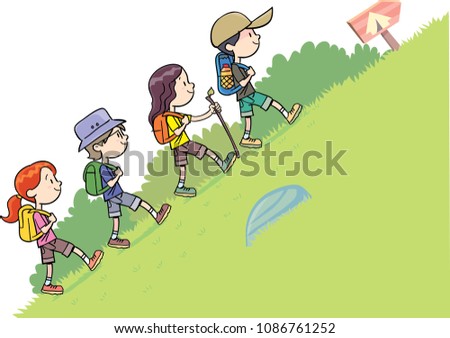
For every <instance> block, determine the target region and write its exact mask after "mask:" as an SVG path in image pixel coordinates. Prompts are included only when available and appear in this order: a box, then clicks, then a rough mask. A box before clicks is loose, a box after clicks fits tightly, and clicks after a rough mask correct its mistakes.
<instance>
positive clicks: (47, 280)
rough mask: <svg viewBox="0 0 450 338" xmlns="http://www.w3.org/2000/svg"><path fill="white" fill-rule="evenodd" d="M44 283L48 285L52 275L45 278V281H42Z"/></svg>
mask: <svg viewBox="0 0 450 338" xmlns="http://www.w3.org/2000/svg"><path fill="white" fill-rule="evenodd" d="M44 284H45V285H50V284H52V277H47V278H46V279H45V283H44Z"/></svg>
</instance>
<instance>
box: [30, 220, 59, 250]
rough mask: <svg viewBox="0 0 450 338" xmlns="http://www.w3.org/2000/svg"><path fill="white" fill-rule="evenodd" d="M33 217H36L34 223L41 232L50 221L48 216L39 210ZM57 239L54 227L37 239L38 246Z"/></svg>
mask: <svg viewBox="0 0 450 338" xmlns="http://www.w3.org/2000/svg"><path fill="white" fill-rule="evenodd" d="M33 219H34V224H35V225H36V231H37V232H38V233H39V231H41V229H42V227H44V226H46V225H47V224H48V223H50V222H49V220H48V218H47V217H46V216H44V215H42V214H40V213H39V212H35V213H34V215H33ZM55 239H56V235H55V233H54V232H53V230H52V229H50V230H49V231H47V233H46V234H44V235H42V236H41V237H40V238H39V239H38V240H37V245H38V247H41V246H44V245H45V244H47V243H49V242H51V241H53V240H55Z"/></svg>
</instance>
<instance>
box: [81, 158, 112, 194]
mask: <svg viewBox="0 0 450 338" xmlns="http://www.w3.org/2000/svg"><path fill="white" fill-rule="evenodd" d="M102 165H105V166H107V167H108V168H110V169H111V170H116V169H117V168H116V167H115V166H113V165H110V164H104V163H101V162H97V161H92V162H89V163H88V164H87V165H86V167H85V168H84V172H83V180H84V183H85V189H86V192H87V193H88V194H89V195H91V196H100V195H101V194H103V193H105V192H106V191H107V190H109V189H110V188H111V187H109V186H106V187H103V186H102V175H101V174H100V167H101V166H102Z"/></svg>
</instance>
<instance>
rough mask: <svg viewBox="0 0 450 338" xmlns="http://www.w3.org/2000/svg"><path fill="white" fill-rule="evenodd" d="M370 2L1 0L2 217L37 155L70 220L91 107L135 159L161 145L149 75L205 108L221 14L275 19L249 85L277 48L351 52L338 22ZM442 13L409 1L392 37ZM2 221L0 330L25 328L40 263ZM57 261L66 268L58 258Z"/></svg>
mask: <svg viewBox="0 0 450 338" xmlns="http://www.w3.org/2000/svg"><path fill="white" fill-rule="evenodd" d="M373 3H374V1H373V0H364V1H362V0H361V1H349V0H341V1H332V0H330V1H325V0H316V1H292V0H291V1H277V2H276V3H275V1H265V0H258V1H242V0H241V1H235V0H227V1H221V2H218V1H203V2H202V1H169V0H166V1H158V2H156V1H76V2H75V1H73V2H68V1H65V2H62V1H14V2H13V1H9V2H6V1H1V2H0V114H1V116H2V117H3V119H4V122H3V124H2V127H3V128H2V130H3V132H2V140H3V142H2V146H1V151H2V154H3V156H4V157H3V160H2V165H1V180H0V214H1V215H6V213H7V210H6V202H7V200H8V198H9V197H10V196H11V195H13V194H15V190H14V185H13V181H14V177H15V175H16V173H17V172H18V170H20V169H21V168H22V167H23V166H25V165H27V164H30V163H32V162H34V161H38V160H49V161H51V162H52V163H54V164H55V165H56V167H57V170H58V175H57V177H58V178H59V179H60V180H62V181H63V193H62V196H61V198H60V199H59V200H58V201H57V202H55V203H54V204H53V205H50V206H49V207H48V209H49V211H52V212H54V213H55V214H56V216H57V217H58V218H59V219H60V220H62V219H63V218H64V217H66V216H67V215H68V212H67V210H68V208H69V207H70V206H71V205H72V200H73V196H74V194H75V192H76V191H77V190H78V189H79V188H81V187H82V186H83V182H82V170H83V168H84V165H85V164H86V163H87V159H86V153H84V152H82V153H78V152H77V149H78V144H79V142H78V139H77V138H76V137H75V134H74V132H73V127H74V125H75V123H76V122H77V121H78V120H80V119H81V118H83V117H84V116H85V115H87V114H89V113H90V112H91V111H93V110H95V109H97V108H99V107H105V108H106V109H107V110H108V111H109V113H110V114H111V115H112V117H113V118H123V119H126V120H127V123H126V128H127V133H128V134H129V136H130V148H131V150H135V151H136V150H137V151H141V152H142V153H143V154H146V153H147V152H148V151H155V150H157V149H158V146H157V143H156V141H155V140H154V137H153V135H152V134H151V128H150V126H149V125H148V123H147V115H148V112H149V110H150V96H149V94H148V89H147V82H148V79H149V77H150V75H151V74H152V73H153V72H154V71H155V70H156V69H157V68H159V67H160V66H162V65H165V64H168V63H179V64H181V65H182V66H183V67H184V68H185V69H186V71H187V73H188V75H189V78H190V80H191V81H192V82H194V83H195V84H196V96H195V97H194V100H193V101H192V102H191V103H190V104H189V105H188V106H187V107H186V110H185V112H187V113H192V114H200V113H203V112H205V111H206V110H207V106H208V104H207V102H206V100H205V99H204V97H205V95H206V91H207V90H208V88H209V87H211V86H213V87H214V88H215V84H216V82H215V81H216V80H215V68H214V56H215V54H216V53H217V50H216V49H214V48H213V47H212V46H211V44H210V42H209V34H210V28H211V26H212V24H213V23H214V21H215V20H216V19H217V18H218V17H219V16H221V15H222V14H224V13H226V12H229V11H240V12H242V13H244V14H246V15H247V16H248V17H249V18H250V19H254V18H256V17H257V16H259V15H260V14H262V13H263V12H264V11H266V10H267V9H269V8H270V7H272V6H273V7H274V17H273V20H272V22H271V23H270V24H269V25H268V26H266V27H264V28H261V29H259V30H258V31H257V32H258V33H259V34H261V36H262V38H261V47H260V50H259V51H258V53H257V54H256V55H255V56H253V57H252V58H250V59H248V60H246V63H248V64H250V65H252V66H253V68H254V69H255V70H256V77H255V80H259V79H261V78H262V77H264V76H267V74H266V68H267V67H269V66H270V65H271V60H272V57H273V56H274V55H275V54H279V53H280V54H283V55H285V56H286V57H287V58H289V56H290V54H291V53H292V52H293V51H295V50H297V51H298V50H299V49H300V48H301V46H302V45H303V43H305V42H307V41H313V42H314V43H316V44H317V43H319V42H321V41H328V42H329V43H331V44H336V45H338V46H339V47H344V48H346V49H347V51H348V52H352V51H353V47H354V45H355V44H356V43H359V39H358V38H357V37H356V35H355V34H354V32H353V31H352V30H351V29H350V28H349V26H348V25H347V23H346V22H347V21H348V20H349V19H350V18H352V17H354V16H355V15H357V14H358V13H359V12H361V11H363V10H365V9H366V8H368V7H369V6H371V5H372V4H373ZM447 11H448V6H447V5H446V4H445V2H444V1H413V0H405V1H403V2H402V13H401V19H400V23H399V24H397V25H396V26H394V27H392V28H391V29H390V32H391V33H392V34H393V35H394V37H396V38H397V40H399V41H405V40H407V39H408V38H410V37H412V36H413V34H414V33H415V32H416V31H417V30H418V29H419V28H420V27H421V26H423V25H424V24H426V23H428V22H429V21H430V20H431V19H432V18H439V17H442V16H443V15H444V14H445V13H446V12H447ZM369 44H370V45H371V46H373V47H377V48H378V49H379V50H380V51H381V52H384V51H385V50H386V49H387V48H388V45H387V44H386V42H385V41H384V40H383V39H382V38H381V37H377V38H375V39H374V40H372V41H371V42H370V43H369ZM299 81H308V79H299ZM215 99H217V100H218V101H219V102H220V103H221V105H222V107H223V112H224V113H223V114H224V116H225V118H226V120H227V121H228V122H234V121H238V120H239V114H238V108H237V104H236V102H235V99H234V98H232V97H223V96H219V94H216V95H215ZM214 122H218V120H217V118H216V117H212V118H211V119H210V120H208V121H206V122H201V123H198V124H197V125H195V124H193V125H190V126H189V128H188V133H189V134H191V135H192V134H194V133H199V132H200V131H201V129H202V128H207V127H208V126H209V125H210V124H211V123H214ZM132 164H133V163H132ZM136 164H137V163H136ZM140 171H142V168H139V167H138V165H136V166H135V167H132V170H131V172H130V176H128V177H123V178H122V179H121V184H122V186H123V187H125V189H126V190H128V191H130V192H132V191H136V190H139V189H140V186H141V184H142V183H144V178H143V177H140V176H139V172H140ZM174 184H175V182H174ZM172 188H173V187H167V189H172ZM0 223H1V224H0V227H1V230H2V231H1V237H2V242H3V245H1V246H0V256H1V257H2V273H1V275H0V276H1V278H0V288H1V291H0V293H1V300H0V323H2V326H0V332H1V330H2V327H3V328H8V330H12V329H13V328H17V329H19V328H20V330H24V332H26V330H27V327H29V326H28V325H24V324H23V323H24V320H18V319H16V318H15V317H13V314H14V313H16V312H17V310H18V309H19V308H21V307H23V306H24V305H26V304H27V302H28V301H29V300H30V299H32V297H33V293H32V292H31V289H32V287H31V285H30V283H29V277H30V275H31V274H32V273H34V271H35V270H34V268H35V265H36V264H39V263H40V255H39V252H38V250H37V248H36V246H35V244H34V243H33V244H27V243H24V242H21V241H20V239H19V237H18V234H17V225H11V224H6V223H3V222H0ZM68 240H70V239H68ZM59 264H64V262H63V260H59ZM56 268H57V266H56ZM43 279H44V276H43ZM43 315H44V314H43ZM416 322H417V321H416ZM57 323H59V324H57V325H62V324H63V323H64V322H62V323H61V321H58V322H57ZM356 323H357V324H356V325H364V324H358V322H356ZM382 323H385V324H387V325H388V324H389V323H391V322H390V321H384V322H382ZM122 324H126V321H122ZM5 325H6V326H5ZM76 325H77V326H78V325H80V324H79V323H78V322H77V324H76ZM389 325H390V324H389ZM30 326H34V325H30ZM106 327H108V326H107V325H106ZM28 329H29V328H28ZM30 330H31V329H30ZM30 332H31V331H30ZM76 332H78V331H76ZM349 332H350V331H348V333H349ZM441 332H443V331H441ZM73 333H75V331H74V332H73ZM99 333H101V331H99ZM383 335H384V336H386V337H387V336H389V335H386V334H383ZM0 336H4V335H3V334H2V333H0ZM8 336H9V337H12V336H16V335H15V334H14V335H8ZM35 336H37V335H35ZM102 336H103V335H102ZM409 336H411V335H409ZM429 336H432V335H429ZM347 337H350V335H347ZM432 337H438V335H434V336H432Z"/></svg>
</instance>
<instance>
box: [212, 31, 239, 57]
mask: <svg viewBox="0 0 450 338" xmlns="http://www.w3.org/2000/svg"><path fill="white" fill-rule="evenodd" d="M239 34H240V32H239V33H237V34H235V35H233V36H232V37H231V38H229V39H227V40H225V41H224V42H222V43H221V44H220V45H219V47H217V48H219V50H220V51H221V52H224V53H225V54H228V55H233V52H230V51H229V50H227V49H226V48H225V47H226V45H228V44H230V45H232V46H235V45H236V42H238V40H239Z"/></svg>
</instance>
